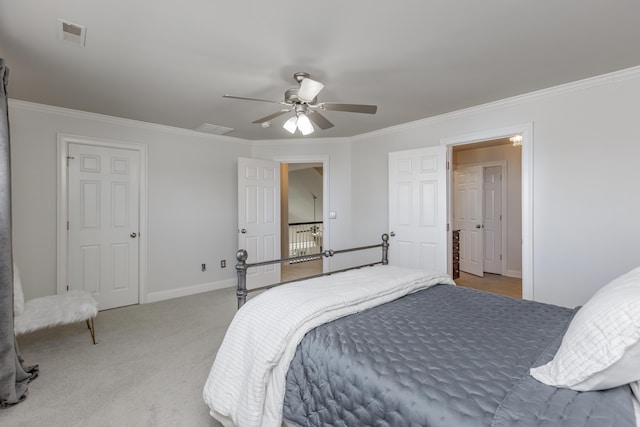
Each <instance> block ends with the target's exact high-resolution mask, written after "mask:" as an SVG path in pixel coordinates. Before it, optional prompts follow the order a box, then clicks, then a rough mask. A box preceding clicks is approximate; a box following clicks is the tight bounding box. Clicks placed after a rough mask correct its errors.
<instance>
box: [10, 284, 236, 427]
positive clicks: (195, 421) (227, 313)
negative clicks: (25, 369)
mask: <svg viewBox="0 0 640 427" xmlns="http://www.w3.org/2000/svg"><path fill="white" fill-rule="evenodd" d="M235 311H236V299H235V288H233V289H231V288H229V289H222V290H218V291H213V292H207V293H203V294H199V295H192V296H188V297H183V298H176V299H172V300H167V301H161V302H157V303H152V304H143V305H134V306H129V307H123V308H118V309H113V310H106V311H102V312H100V313H99V314H98V317H97V320H96V335H97V339H98V344H97V345H95V346H94V345H93V344H92V343H91V336H90V334H89V331H88V330H87V326H86V325H85V323H84V322H82V323H78V324H73V325H66V326H60V327H56V328H53V329H48V330H43V331H38V332H34V333H31V334H27V335H23V336H20V337H18V344H19V346H20V350H21V351H22V355H23V357H24V358H25V362H26V363H27V364H38V365H40V376H39V377H38V378H37V379H36V380H35V381H33V382H32V383H31V384H30V385H29V396H28V397H27V399H26V400H25V401H24V402H22V403H20V404H18V405H16V406H14V407H12V408H9V409H5V410H1V411H0V425H2V426H7V427H9V426H44V425H46V426H65V427H66V426H189V427H191V426H194V427H198V426H220V424H219V423H217V422H216V421H215V420H214V419H213V418H212V417H211V416H210V415H209V411H208V409H209V408H208V407H207V406H206V404H205V403H204V401H203V400H202V389H203V386H204V383H205V381H206V379H207V376H208V374H209V370H210V369H211V365H212V364H213V360H214V357H215V353H216V351H217V349H218V347H219V346H220V343H221V342H222V339H223V337H224V333H225V331H226V330H227V327H228V325H229V323H230V322H231V319H232V317H233V315H234V313H235Z"/></svg>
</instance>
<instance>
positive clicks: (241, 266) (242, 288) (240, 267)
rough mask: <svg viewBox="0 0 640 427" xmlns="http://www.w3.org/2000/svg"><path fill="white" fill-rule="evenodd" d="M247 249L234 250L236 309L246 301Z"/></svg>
mask: <svg viewBox="0 0 640 427" xmlns="http://www.w3.org/2000/svg"><path fill="white" fill-rule="evenodd" d="M247 257H248V254H247V251H245V250H244V249H240V250H238V252H236V260H238V262H237V263H236V274H237V275H238V288H237V289H236V296H237V297H238V309H240V307H242V306H243V305H244V303H245V302H246V301H247Z"/></svg>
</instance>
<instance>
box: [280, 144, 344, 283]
mask: <svg viewBox="0 0 640 427" xmlns="http://www.w3.org/2000/svg"><path fill="white" fill-rule="evenodd" d="M271 160H273V161H274V162H280V163H322V199H323V200H322V228H323V231H322V246H323V248H327V249H328V248H331V221H330V220H329V211H330V207H331V206H330V205H331V202H330V201H331V198H330V197H329V196H330V191H331V189H330V186H329V183H330V182H331V181H330V180H329V156H323V155H308V156H276V157H273V158H272V159H271ZM280 179H282V177H280ZM328 271H331V260H330V259H329V258H327V257H323V258H322V272H323V273H326V272H328Z"/></svg>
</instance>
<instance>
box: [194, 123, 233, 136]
mask: <svg viewBox="0 0 640 427" xmlns="http://www.w3.org/2000/svg"><path fill="white" fill-rule="evenodd" d="M196 130H197V131H198V132H205V133H212V134H214V135H226V134H228V133H229V132H231V131H232V130H235V129H233V128H228V127H224V126H218V125H212V124H210V123H205V124H202V125H200V126H198V127H197V128H196Z"/></svg>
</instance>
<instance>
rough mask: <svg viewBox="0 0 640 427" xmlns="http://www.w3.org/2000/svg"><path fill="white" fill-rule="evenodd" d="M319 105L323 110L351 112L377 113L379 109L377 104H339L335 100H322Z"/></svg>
mask: <svg viewBox="0 0 640 427" xmlns="http://www.w3.org/2000/svg"><path fill="white" fill-rule="evenodd" d="M318 107H320V108H322V109H323V110H332V111H347V112H350V113H365V114H375V113H376V111H378V106H377V105H363V104H337V103H335V102H322V103H320V104H318Z"/></svg>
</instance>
